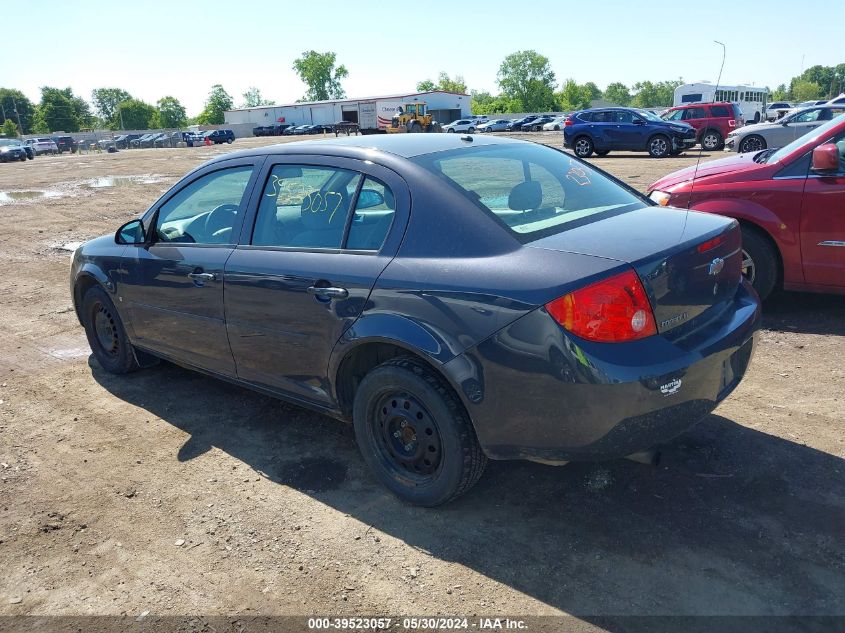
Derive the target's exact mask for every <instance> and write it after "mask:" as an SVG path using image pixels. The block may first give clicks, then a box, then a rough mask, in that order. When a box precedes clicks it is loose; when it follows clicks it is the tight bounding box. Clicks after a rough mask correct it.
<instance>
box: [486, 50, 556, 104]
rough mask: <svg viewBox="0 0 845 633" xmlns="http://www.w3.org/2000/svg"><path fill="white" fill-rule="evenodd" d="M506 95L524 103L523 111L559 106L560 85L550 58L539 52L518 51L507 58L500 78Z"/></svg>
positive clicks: (500, 68)
mask: <svg viewBox="0 0 845 633" xmlns="http://www.w3.org/2000/svg"><path fill="white" fill-rule="evenodd" d="M497 81H498V84H499V87H500V88H501V89H502V96H504V97H507V98H508V99H510V100H512V101H516V102H518V103H519V104H520V108H519V109H520V110H522V111H530V110H549V109H554V108H555V107H556V105H557V104H556V100H555V86H556V85H557V82H556V79H555V74H554V71H552V69H551V66H550V64H549V60H548V58H547V57H545V56H543V55H540V54H539V53H537V52H536V51H531V50H528V51H517V52H516V53H511V54H510V55H508V56H507V57H505V59H504V61H502V64H501V66H499V73H498V76H497Z"/></svg>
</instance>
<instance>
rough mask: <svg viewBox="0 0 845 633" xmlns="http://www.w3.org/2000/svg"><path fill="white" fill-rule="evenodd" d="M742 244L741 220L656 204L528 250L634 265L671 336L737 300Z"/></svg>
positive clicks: (659, 321) (660, 323) (659, 322)
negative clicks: (712, 310) (728, 302)
mask: <svg viewBox="0 0 845 633" xmlns="http://www.w3.org/2000/svg"><path fill="white" fill-rule="evenodd" d="M741 241H742V238H741V233H740V230H739V225H738V223H737V222H736V220H731V219H729V218H724V217H721V216H717V215H713V214H708V213H697V212H695V211H685V210H682V209H673V208H671V207H658V206H654V207H645V208H643V209H641V210H638V211H633V212H630V213H624V214H621V215H617V216H615V217H611V218H606V219H603V220H600V221H598V222H592V223H590V224H585V225H582V226H579V227H576V228H572V229H569V230H566V231H562V232H561V233H557V234H555V235H550V236H548V237H544V238H542V239H539V240H537V241H535V242H531V243H530V244H529V245H528V246H530V247H533V248H544V249H550V250H557V251H566V252H570V253H581V254H584V255H593V256H596V257H604V258H607V259H613V260H617V261H620V262H626V263H628V264H630V265H631V266H632V267H633V268H634V269H635V270H636V271H637V274H638V275H639V277H640V280H641V281H642V283H643V286H644V287H645V290H646V293H647V294H648V297H649V301H650V302H651V306H652V309H653V310H654V317H655V321H656V322H657V331H658V332H660V333H665V332H669V331H671V330H674V329H675V328H677V327H679V326H681V325H684V324H690V325H691V322H692V321H694V320H695V319H696V317H698V316H700V315H701V314H702V313H703V312H705V311H707V310H708V309H709V308H711V307H713V306H716V305H718V304H722V303H725V302H727V301H730V300H731V299H732V298H733V296H734V294H735V293H736V289H737V287H738V285H739V283H740V279H741V274H742V273H741V264H742V248H741V247H742V244H741ZM687 327H689V325H688V326H687ZM686 329H687V328H684V331H686Z"/></svg>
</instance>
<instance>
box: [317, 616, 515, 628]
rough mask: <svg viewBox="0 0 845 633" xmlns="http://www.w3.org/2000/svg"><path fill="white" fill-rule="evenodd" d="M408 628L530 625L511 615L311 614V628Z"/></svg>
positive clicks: (513, 626) (511, 626)
mask: <svg viewBox="0 0 845 633" xmlns="http://www.w3.org/2000/svg"><path fill="white" fill-rule="evenodd" d="M400 624H401V628H402V629H404V630H408V631H419V630H422V631H438V630H450V629H456V630H458V629H464V630H469V629H476V630H480V631H506V630H511V631H524V630H527V629H528V625H527V624H526V622H525V621H524V620H519V619H513V620H512V619H510V618H475V619H472V620H470V619H469V618H463V617H456V618H447V617H430V618H427V617H419V618H412V617H408V618H401V619H398V618H367V617H360V618H356V617H346V618H330V617H315V618H308V628H309V629H310V630H335V631H355V630H363V631H365V630H376V631H385V630H388V629H390V628H391V627H398V626H399V625H400Z"/></svg>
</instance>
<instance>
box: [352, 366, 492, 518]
mask: <svg viewBox="0 0 845 633" xmlns="http://www.w3.org/2000/svg"><path fill="white" fill-rule="evenodd" d="M352 419H353V425H354V428H355V439H356V441H357V443H358V448H359V449H360V451H361V455H362V456H363V458H364V461H365V462H366V463H367V465H368V466H369V468H370V470H371V471H372V473H373V474H374V475H375V477H376V479H378V481H379V482H380V483H381V484H382V485H383V486H385V487H386V488H387V489H388V490H390V491H391V492H392V493H393V494H395V495H396V496H397V497H399V498H400V499H401V500H403V501H405V502H408V503H412V504H414V505H419V506H426V507H432V506H437V505H440V504H443V503H446V502H448V501H451V500H452V499H455V498H456V497H458V496H460V495H462V494H464V493H465V492H466V491H467V490H469V489H470V488H472V486H473V485H474V484H475V483H476V482H477V481H478V479H479V478H480V477H481V473H482V472H483V471H484V466H485V465H486V464H487V458H486V457H485V455H484V453H483V452H482V451H481V446H480V445H479V443H478V438H477V437H476V435H475V430H474V429H473V428H472V423H471V422H470V420H469V417H468V416H467V414H466V411H465V410H464V408H463V405H462V404H461V402H460V400H458V398H457V396H456V395H455V394H454V393H453V392H452V390H451V389H450V388H449V386H448V385H447V384H446V383H445V382H444V381H443V380H442V379H441V378H440V377H439V376H437V375H436V374H435V373H434V372H433V371H432V370H431V369H430V368H429V367H428V366H426V365H424V364H423V363H422V362H421V361H417V360H415V359H412V358H394V359H392V360H389V361H387V362H386V363H383V364H382V365H379V366H378V367H376V368H375V369H373V370H372V371H370V373H368V374H367V375H366V376H365V377H364V379H363V380H362V381H361V384H360V385H359V386H358V389H357V391H356V393H355V403H354V407H353V415H352ZM420 438H422V439H420Z"/></svg>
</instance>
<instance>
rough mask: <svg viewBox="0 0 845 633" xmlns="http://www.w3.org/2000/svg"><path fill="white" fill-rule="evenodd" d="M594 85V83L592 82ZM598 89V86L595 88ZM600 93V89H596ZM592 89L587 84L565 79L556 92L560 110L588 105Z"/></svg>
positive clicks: (575, 108)
mask: <svg viewBox="0 0 845 633" xmlns="http://www.w3.org/2000/svg"><path fill="white" fill-rule="evenodd" d="M593 87H595V84H593ZM596 90H597V91H598V88H596ZM598 92H599V94H601V91H598ZM592 94H593V91H592V90H591V89H590V88H589V87H588V86H587V85H584V86H579V85H578V83H577V82H576V81H575V80H574V79H567V80H566V81H565V82H564V83H563V89H562V90H561V91H560V92H559V93H558V94H557V97H558V102H559V104H560V109H561V110H567V111H571V110H583V109H585V108H589V107H590V100H591V95H592Z"/></svg>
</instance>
